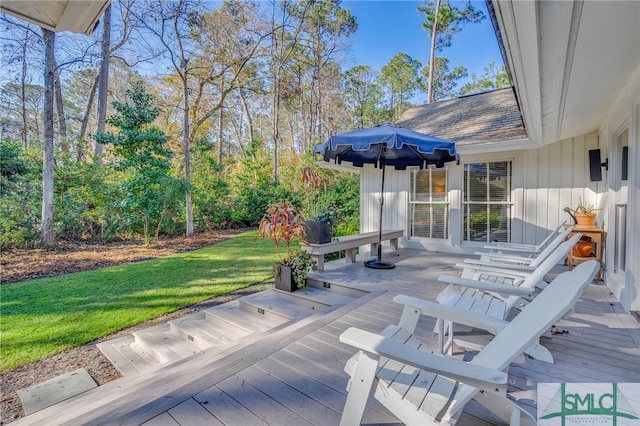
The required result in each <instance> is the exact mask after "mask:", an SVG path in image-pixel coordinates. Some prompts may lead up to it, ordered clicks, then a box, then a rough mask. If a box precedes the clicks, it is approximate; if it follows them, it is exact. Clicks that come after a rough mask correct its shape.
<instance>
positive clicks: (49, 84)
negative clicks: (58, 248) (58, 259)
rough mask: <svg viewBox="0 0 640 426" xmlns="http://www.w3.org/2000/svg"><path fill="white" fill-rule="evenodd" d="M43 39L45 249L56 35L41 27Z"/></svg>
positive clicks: (47, 242)
mask: <svg viewBox="0 0 640 426" xmlns="http://www.w3.org/2000/svg"><path fill="white" fill-rule="evenodd" d="M42 36H43V39H44V46H45V51H44V62H45V70H44V87H45V91H44V148H43V165H42V228H41V232H40V242H41V244H42V247H43V248H45V249H50V248H53V247H54V245H55V241H54V238H53V165H54V161H53V90H54V87H53V86H54V74H55V58H54V50H55V44H56V35H55V33H54V32H53V31H49V30H45V29H44V28H43V29H42Z"/></svg>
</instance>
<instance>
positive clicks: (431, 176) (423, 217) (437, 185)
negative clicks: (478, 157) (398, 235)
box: [409, 168, 449, 239]
mask: <svg viewBox="0 0 640 426" xmlns="http://www.w3.org/2000/svg"><path fill="white" fill-rule="evenodd" d="M409 208H410V209H409V210H410V214H411V236H412V237H426V238H441V239H447V238H449V200H448V193H447V169H446V168H441V169H435V168H427V169H424V170H413V171H412V172H411V195H410V199H409Z"/></svg>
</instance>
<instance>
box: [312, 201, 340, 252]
mask: <svg viewBox="0 0 640 426" xmlns="http://www.w3.org/2000/svg"><path fill="white" fill-rule="evenodd" d="M339 221H340V212H339V211H338V209H337V208H336V207H335V206H331V207H328V208H327V209H325V210H321V211H319V212H318V213H317V214H316V220H305V221H304V227H305V233H306V240H307V242H308V243H312V244H325V243H330V242H331V240H332V239H333V234H334V228H335V226H336V225H337V224H338V222H339Z"/></svg>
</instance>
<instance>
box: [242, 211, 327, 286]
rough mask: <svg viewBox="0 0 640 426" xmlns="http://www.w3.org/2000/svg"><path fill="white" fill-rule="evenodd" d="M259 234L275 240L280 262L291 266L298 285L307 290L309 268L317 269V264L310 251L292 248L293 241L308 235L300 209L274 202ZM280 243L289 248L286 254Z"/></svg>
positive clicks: (276, 266)
mask: <svg viewBox="0 0 640 426" xmlns="http://www.w3.org/2000/svg"><path fill="white" fill-rule="evenodd" d="M258 235H259V236H261V237H262V238H269V239H270V240H271V241H272V242H273V244H274V245H275V246H276V252H277V253H278V258H279V259H280V264H284V265H287V266H290V267H291V270H292V275H293V280H294V282H295V283H296V285H297V287H298V288H304V289H305V291H307V290H308V287H307V273H308V271H309V269H313V270H316V268H317V266H316V264H315V262H314V261H313V259H312V258H311V255H310V254H309V253H306V252H303V251H301V250H296V251H295V252H294V251H292V250H291V244H292V243H294V242H296V241H304V239H305V236H306V235H305V229H304V221H303V220H302V217H300V214H299V213H298V209H297V208H296V207H295V206H294V205H293V204H291V203H289V202H286V201H282V202H279V203H276V204H272V205H271V206H269V208H268V209H267V212H266V213H265V215H264V216H263V218H262V220H260V224H259V226H258ZM257 238H258V237H256V239H257ZM254 241H255V240H254ZM280 244H284V245H285V247H286V248H287V254H286V256H283V255H282V252H281V251H280ZM280 264H276V265H275V270H274V275H275V276H276V278H277V277H279V275H280Z"/></svg>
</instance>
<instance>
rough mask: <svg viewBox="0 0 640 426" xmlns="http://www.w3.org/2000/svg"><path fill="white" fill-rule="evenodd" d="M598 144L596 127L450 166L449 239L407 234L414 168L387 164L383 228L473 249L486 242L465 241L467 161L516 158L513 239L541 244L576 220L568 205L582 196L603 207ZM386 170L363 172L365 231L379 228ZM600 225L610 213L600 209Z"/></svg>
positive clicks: (420, 244) (429, 245) (428, 244)
mask: <svg viewBox="0 0 640 426" xmlns="http://www.w3.org/2000/svg"><path fill="white" fill-rule="evenodd" d="M597 148H598V134H597V133H596V132H593V133H589V134H587V135H582V136H579V137H575V138H571V139H566V140H563V141H560V142H556V143H553V144H549V145H546V146H544V147H542V148H537V149H528V150H519V151H508V152H493V153H486V154H469V155H465V154H464V151H463V150H462V153H461V157H462V161H461V163H460V165H459V166H456V165H455V164H453V163H450V164H448V165H447V169H448V170H449V206H450V208H449V211H450V228H449V231H450V232H449V239H448V240H435V239H425V238H407V236H408V235H409V233H410V227H409V218H410V212H409V196H410V194H409V191H410V175H409V171H402V170H394V169H393V168H387V170H386V177H385V199H384V213H383V223H382V227H383V229H404V230H405V238H403V241H402V242H401V246H404V247H411V248H423V249H427V250H439V251H449V252H467V253H472V252H473V251H475V250H477V249H478V247H479V246H480V247H481V246H482V244H480V243H477V242H474V243H471V242H468V243H465V242H463V241H462V238H463V235H462V223H463V216H462V211H463V210H462V209H463V205H462V200H463V198H464V193H463V192H464V164H465V163H475V162H492V161H507V160H510V161H512V167H513V171H512V186H513V187H512V201H513V220H512V232H511V240H512V242H521V243H527V244H537V243H540V242H541V241H542V240H543V239H544V238H545V237H546V236H547V235H548V233H549V231H550V230H552V229H554V228H555V227H556V226H558V224H560V223H561V222H563V221H565V220H566V221H567V223H571V218H570V217H569V215H568V214H567V213H565V212H564V211H563V208H564V207H567V206H569V207H572V208H575V207H576V206H577V205H578V202H579V200H582V201H583V203H585V204H587V205H590V204H593V205H594V206H596V207H598V208H600V207H602V205H601V204H602V202H603V196H604V195H603V194H605V193H606V182H605V181H602V182H590V181H589V155H588V151H589V150H590V149H597ZM381 176H382V173H381V171H380V170H379V169H375V168H374V167H372V166H370V165H367V166H365V167H364V168H363V169H362V171H361V181H360V190H361V191H360V197H361V199H360V206H361V217H360V230H361V232H368V231H376V230H377V229H378V221H379V214H380V213H379V212H380V206H379V197H380V184H381ZM598 213H599V215H598V225H601V224H602V223H603V220H604V219H605V218H604V213H603V212H601V211H599V212H598Z"/></svg>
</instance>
